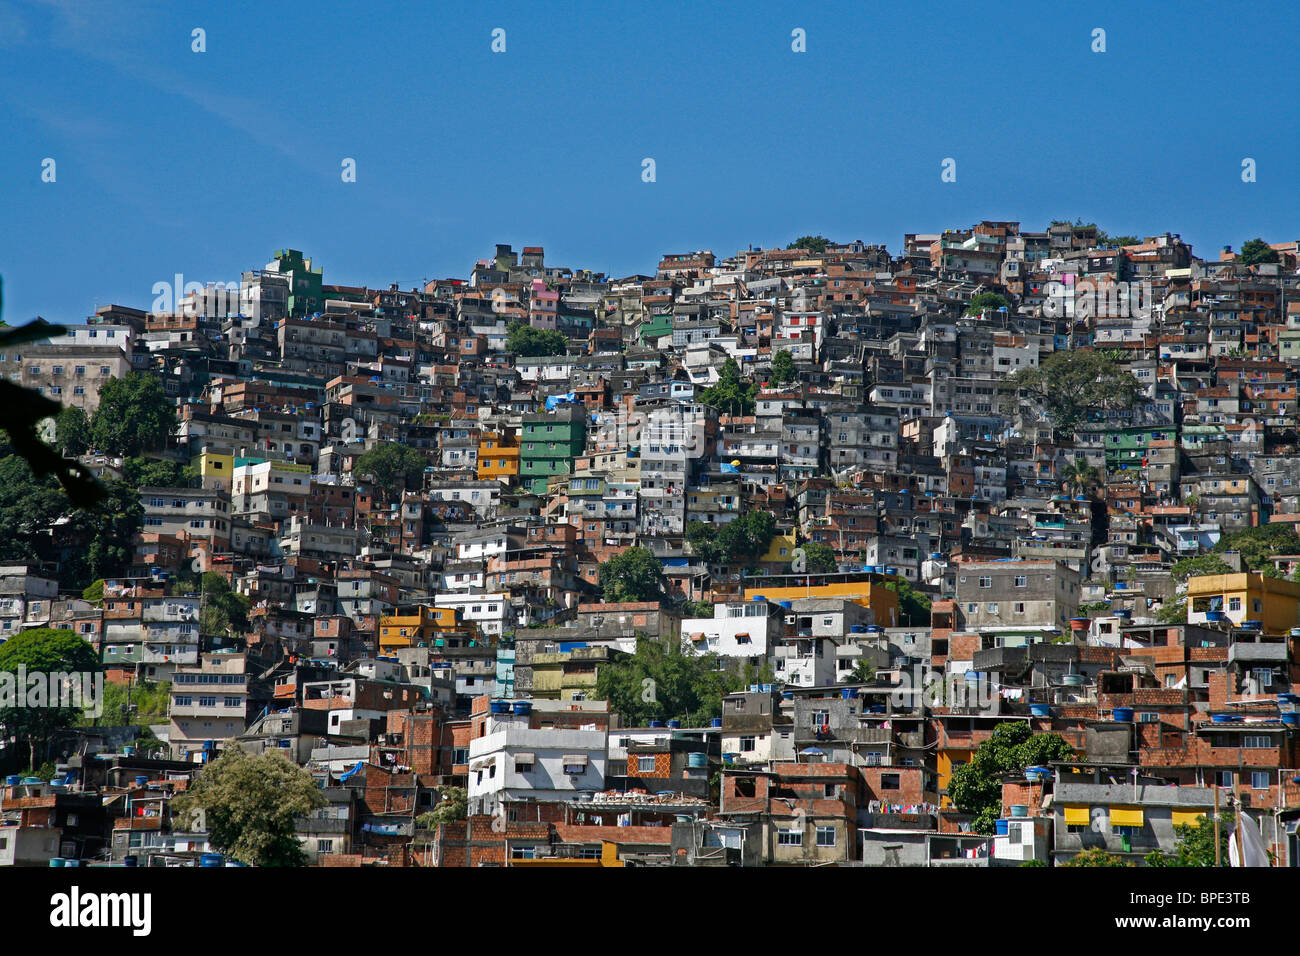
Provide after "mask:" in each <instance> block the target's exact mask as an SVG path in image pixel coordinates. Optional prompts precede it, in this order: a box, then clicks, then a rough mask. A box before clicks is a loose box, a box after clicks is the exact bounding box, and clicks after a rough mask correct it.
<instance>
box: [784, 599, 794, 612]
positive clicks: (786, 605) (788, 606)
mask: <svg viewBox="0 0 1300 956" xmlns="http://www.w3.org/2000/svg"><path fill="white" fill-rule="evenodd" d="M781 607H783V608H785V609H786V610H787V611H789V610H791V609H793V608H794V602H793V601H782V602H781Z"/></svg>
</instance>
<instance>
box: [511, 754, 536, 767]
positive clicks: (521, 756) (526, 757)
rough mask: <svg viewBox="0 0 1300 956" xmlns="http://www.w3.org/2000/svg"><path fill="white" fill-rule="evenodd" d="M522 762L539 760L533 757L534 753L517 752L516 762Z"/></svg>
mask: <svg viewBox="0 0 1300 956" xmlns="http://www.w3.org/2000/svg"><path fill="white" fill-rule="evenodd" d="M521 763H537V761H536V760H535V759H533V755H532V754H527V753H517V754H515V764H516V765H518V764H521Z"/></svg>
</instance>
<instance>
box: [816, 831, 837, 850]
mask: <svg viewBox="0 0 1300 956" xmlns="http://www.w3.org/2000/svg"><path fill="white" fill-rule="evenodd" d="M817 845H818V846H834V845H835V828H834V827H818V828H817Z"/></svg>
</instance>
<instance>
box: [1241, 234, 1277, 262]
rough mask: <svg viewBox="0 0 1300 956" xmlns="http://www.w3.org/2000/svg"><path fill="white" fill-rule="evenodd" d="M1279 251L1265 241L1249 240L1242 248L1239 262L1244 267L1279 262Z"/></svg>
mask: <svg viewBox="0 0 1300 956" xmlns="http://www.w3.org/2000/svg"><path fill="white" fill-rule="evenodd" d="M1277 259H1278V256H1277V250H1276V249H1272V248H1270V247H1269V244H1268V243H1267V242H1265V241H1264V240H1263V239H1248V240H1247V241H1246V242H1245V243H1244V244H1243V245H1242V247H1241V254H1240V255H1239V256H1237V261H1238V262H1240V263H1241V264H1242V265H1244V266H1253V265H1256V264H1257V263H1260V262H1277Z"/></svg>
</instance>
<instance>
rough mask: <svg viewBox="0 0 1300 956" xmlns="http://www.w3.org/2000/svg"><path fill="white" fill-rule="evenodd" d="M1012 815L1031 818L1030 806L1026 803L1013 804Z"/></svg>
mask: <svg viewBox="0 0 1300 956" xmlns="http://www.w3.org/2000/svg"><path fill="white" fill-rule="evenodd" d="M1011 815H1012V816H1013V817H1027V816H1029V806H1028V805H1027V804H1024V803H1013V804H1012V805H1011Z"/></svg>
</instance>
